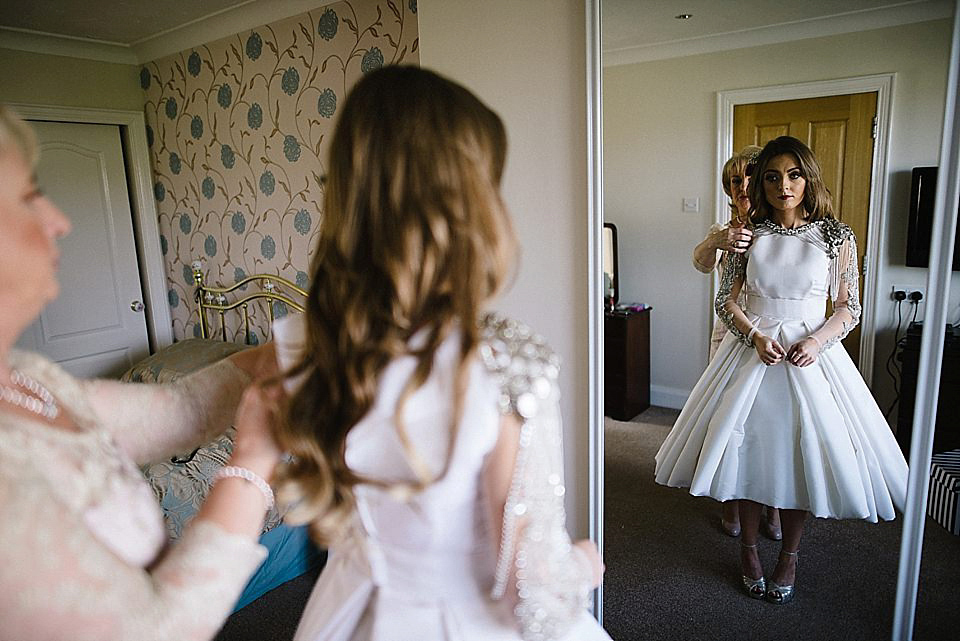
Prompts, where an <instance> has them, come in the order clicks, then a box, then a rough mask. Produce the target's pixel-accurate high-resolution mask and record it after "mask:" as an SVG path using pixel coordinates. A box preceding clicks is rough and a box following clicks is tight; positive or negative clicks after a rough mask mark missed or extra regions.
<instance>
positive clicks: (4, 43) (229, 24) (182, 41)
mask: <svg viewBox="0 0 960 641" xmlns="http://www.w3.org/2000/svg"><path fill="white" fill-rule="evenodd" d="M334 1H335V0H245V1H244V2H242V3H241V4H238V5H235V6H233V7H230V8H228V9H223V10H221V11H217V12H214V13H211V14H208V15H205V16H202V17H200V18H197V19H196V20H192V21H190V22H187V23H185V24H182V25H180V26H177V27H174V28H172V29H168V30H166V31H162V32H159V33H157V34H155V35H152V36H150V37H148V38H143V39H141V40H138V41H136V42H134V43H132V44H129V45H128V44H123V43H118V42H106V41H103V40H93V39H89V38H78V37H74V36H64V35H60V34H55V33H44V32H40V31H30V30H27V29H15V28H10V27H0V48H2V49H15V50H19V51H30V52H32V53H42V54H47V55H53V56H66V57H68V58H82V59H87V60H99V61H101V62H113V63H118V64H128V65H139V64H143V63H145V62H150V61H151V60H157V59H158V58H163V57H165V56H169V55H170V54H174V53H177V52H178V51H184V50H186V49H191V48H193V47H197V46H200V45H202V44H204V43H207V42H212V41H214V40H219V39H220V38H226V37H227V36H231V35H233V34H235V33H240V32H242V31H247V30H248V29H253V28H254V27H259V26H260V25H264V24H270V23H271V22H276V21H277V20H282V19H284V18H289V17H290V16H295V15H298V14H300V13H304V12H306V11H311V10H313V9H317V8H319V7H323V6H325V5H328V4H331V3H332V2H334Z"/></svg>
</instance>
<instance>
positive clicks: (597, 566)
mask: <svg viewBox="0 0 960 641" xmlns="http://www.w3.org/2000/svg"><path fill="white" fill-rule="evenodd" d="M573 547H575V548H579V549H580V551H581V552H582V553H583V557H584V559H585V560H586V562H587V563H589V565H590V569H591V570H592V572H593V585H591V586H590V587H592V588H595V587H597V586H598V585H600V582H601V581H602V580H603V573H604V572H605V571H606V569H607V566H605V565H604V564H603V559H601V558H600V552H598V551H597V546H596V544H595V543H594V542H593V541H591V540H590V539H580V540H579V541H574V542H573Z"/></svg>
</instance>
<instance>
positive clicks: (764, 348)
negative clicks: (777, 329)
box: [753, 332, 787, 365]
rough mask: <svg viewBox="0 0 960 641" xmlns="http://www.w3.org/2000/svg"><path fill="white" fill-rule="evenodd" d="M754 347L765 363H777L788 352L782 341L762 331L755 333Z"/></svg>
mask: <svg viewBox="0 0 960 641" xmlns="http://www.w3.org/2000/svg"><path fill="white" fill-rule="evenodd" d="M753 347H754V349H756V350H757V355H758V356H759V357H760V360H761V361H763V364H764V365H776V364H777V363H779V362H780V361H782V360H783V357H784V356H786V354H787V352H786V350H784V349H783V346H782V345H780V343H778V342H777V341H775V340H774V339H772V338H770V337H769V336H766V335H764V334H761V333H760V332H757V333H756V334H754V335H753Z"/></svg>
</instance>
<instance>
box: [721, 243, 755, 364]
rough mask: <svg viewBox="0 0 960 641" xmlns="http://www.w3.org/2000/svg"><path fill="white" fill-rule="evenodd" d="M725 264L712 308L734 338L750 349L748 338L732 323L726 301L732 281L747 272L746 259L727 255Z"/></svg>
mask: <svg viewBox="0 0 960 641" xmlns="http://www.w3.org/2000/svg"><path fill="white" fill-rule="evenodd" d="M725 262H726V264H725V265H724V267H723V270H722V271H721V273H720V289H719V290H718V291H717V298H716V300H715V301H714V305H713V308H714V310H715V311H716V312H717V317H719V318H720V321H721V322H722V323H723V324H724V325H725V326H726V327H727V329H728V330H729V331H730V333H731V334H733V335H734V337H735V338H736V339H737V340H738V341H740V342H741V343H743V344H744V345H746V346H748V347H751V346H752V345H751V343H750V338H749V337H748V336H747V335H746V334H744V333H743V332H741V331H740V329H739V328H738V327H737V326H736V324H735V323H734V322H733V312H731V311H730V310H728V309H727V306H726V303H727V299H729V298H730V292H731V291H732V290H733V281H735V280H736V279H737V277H738V276H743V275H744V274H745V273H746V271H747V259H746V257H745V256H744V255H743V254H732V253H731V254H728V255H727V260H726V261H725Z"/></svg>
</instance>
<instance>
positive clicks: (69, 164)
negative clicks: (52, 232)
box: [18, 122, 149, 377]
mask: <svg viewBox="0 0 960 641" xmlns="http://www.w3.org/2000/svg"><path fill="white" fill-rule="evenodd" d="M31 124H32V126H33V129H34V131H35V132H36V133H37V138H38V140H39V142H40V164H39V165H38V167H37V182H38V184H39V185H40V187H41V188H42V189H43V191H44V193H46V195H47V196H49V197H50V199H51V200H52V201H53V202H54V203H56V204H57V205H58V206H59V207H60V208H61V209H62V210H63V211H64V213H66V215H67V216H68V217H69V218H70V222H71V223H72V225H73V230H72V231H71V233H70V234H69V235H68V236H66V237H65V238H62V239H60V241H59V243H58V244H59V246H60V252H61V255H60V270H59V273H58V277H59V279H60V296H59V297H58V298H57V299H56V300H55V301H53V302H52V303H50V304H49V305H47V307H46V308H45V309H44V310H43V312H42V313H41V315H40V318H39V319H38V320H37V321H36V322H34V324H33V325H32V326H31V327H29V328H28V329H27V331H26V332H24V334H23V336H22V337H21V340H20V341H19V343H18V344H19V346H21V347H23V348H25V349H29V350H33V351H37V352H40V353H42V354H44V355H46V356H47V357H48V358H50V359H51V360H54V361H56V362H58V363H60V365H61V366H63V367H64V368H65V369H67V370H68V371H69V372H71V373H73V374H74V375H77V376H82V377H90V376H115V375H119V374H121V373H122V372H123V371H124V370H126V369H127V368H128V367H130V365H132V364H133V363H135V362H136V361H138V360H140V359H142V358H144V357H145V356H147V355H148V354H149V339H148V337H147V325H146V318H145V314H144V308H143V304H142V301H143V295H142V293H141V287H140V270H139V263H138V260H137V252H136V245H135V242H134V236H133V218H132V216H131V210H130V200H129V196H128V193H127V179H126V171H125V168H124V161H123V150H122V147H121V142H120V128H119V127H117V126H110V125H89V124H79V123H62V122H35V123H31Z"/></svg>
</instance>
